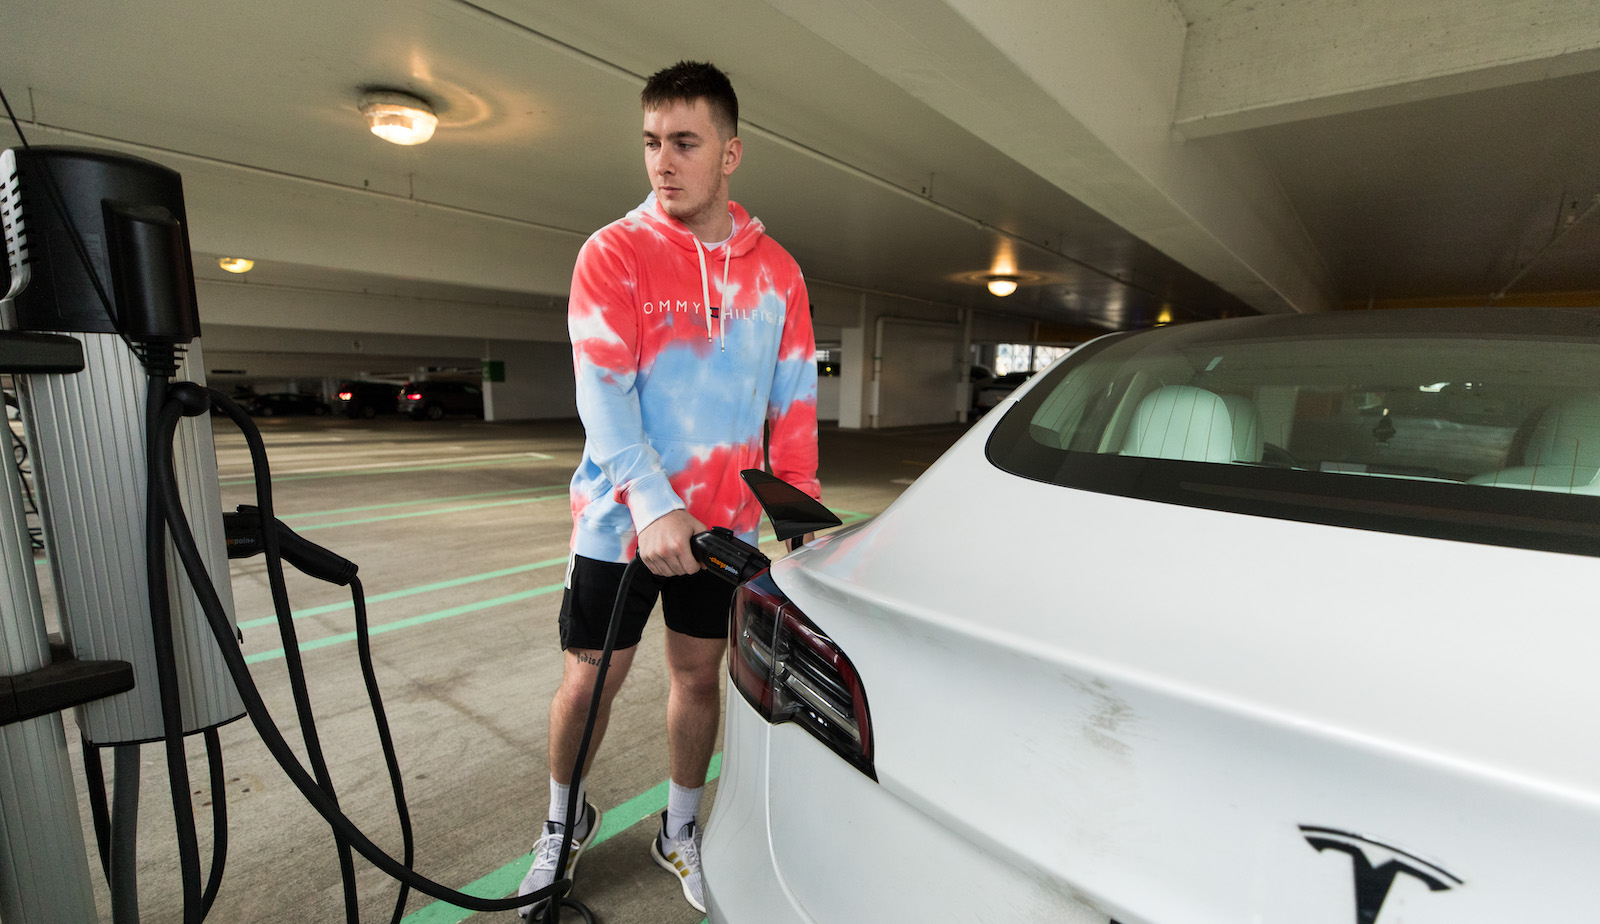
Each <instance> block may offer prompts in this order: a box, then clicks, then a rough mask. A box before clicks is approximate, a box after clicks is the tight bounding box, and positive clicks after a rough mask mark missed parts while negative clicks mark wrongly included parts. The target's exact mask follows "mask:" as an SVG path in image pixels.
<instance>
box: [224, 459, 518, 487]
mask: <svg viewBox="0 0 1600 924" xmlns="http://www.w3.org/2000/svg"><path fill="white" fill-rule="evenodd" d="M549 458H550V456H547V455H545V454H543V453H528V454H527V455H523V456H518V457H517V458H515V459H486V460H483V461H480V462H444V463H440V464H438V465H408V466H404V467H402V468H383V469H369V468H364V469H353V470H350V471H340V472H316V473H314V474H309V475H274V476H272V483H273V484H277V483H279V482H280V481H312V480H314V479H318V478H365V477H371V476H373V475H396V474H401V473H404V472H435V471H442V470H445V469H452V468H478V467H481V466H485V465H509V464H511V463H513V462H534V461H542V460H546V459H549ZM217 483H218V484H220V485H222V486H224V487H229V486H232V485H241V484H254V483H255V479H253V478H228V479H224V480H220V481H218V482H217Z"/></svg>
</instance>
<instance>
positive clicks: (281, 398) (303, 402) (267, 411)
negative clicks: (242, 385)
mask: <svg viewBox="0 0 1600 924" xmlns="http://www.w3.org/2000/svg"><path fill="white" fill-rule="evenodd" d="M244 409H245V411H247V412H248V413H249V414H250V416H252V417H287V416H290V415H294V414H309V415H312V416H314V417H323V416H325V415H327V414H328V413H329V411H330V410H331V409H330V408H329V407H328V403H327V402H326V401H323V400H322V399H321V398H318V397H317V396H316V395H293V394H289V393H288V392H276V393H273V394H266V395H251V396H250V397H249V398H246V399H245V402H244Z"/></svg>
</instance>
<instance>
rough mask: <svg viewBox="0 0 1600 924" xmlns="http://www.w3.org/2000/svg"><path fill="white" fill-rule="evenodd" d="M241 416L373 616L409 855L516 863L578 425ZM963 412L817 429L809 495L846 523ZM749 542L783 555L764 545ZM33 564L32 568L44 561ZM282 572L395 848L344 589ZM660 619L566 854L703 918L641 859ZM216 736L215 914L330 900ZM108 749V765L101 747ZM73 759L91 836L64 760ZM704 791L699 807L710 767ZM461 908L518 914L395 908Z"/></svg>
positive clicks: (225, 457)
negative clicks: (929, 422)
mask: <svg viewBox="0 0 1600 924" xmlns="http://www.w3.org/2000/svg"><path fill="white" fill-rule="evenodd" d="M260 423H261V426H262V430H263V432H264V434H265V438H266V443H267V447H268V450H269V453H270V456H271V464H272V472H273V477H274V485H275V497H276V506H277V510H278V514H279V516H280V517H281V518H283V519H284V520H285V522H287V523H288V524H289V525H290V526H292V527H294V528H295V529H296V530H297V531H300V532H301V533H303V534H304V535H305V536H306V538H308V539H311V540H313V541H315V542H317V543H320V544H322V545H325V546H327V547H329V548H331V549H333V550H335V551H337V552H339V553H340V554H342V555H344V556H346V557H347V558H350V559H351V560H353V561H355V562H356V563H358V564H359V565H360V567H361V572H360V578H361V580H362V582H363V583H364V585H365V589H366V593H367V597H368V601H369V615H370V619H371V622H372V624H373V626H374V628H375V630H376V631H377V632H379V633H380V634H377V635H375V636H374V637H373V650H374V658H375V661H376V665H377V671H378V675H379V682H380V683H381V685H382V690H383V695H384V703H385V706H386V707H387V710H388V715H389V720H390V723H391V726H392V729H393V732H394V737H395V743H396V748H397V750H398V752H399V758H400V763H401V768H402V770H403V772H404V774H405V784H406V788H407V789H406V794H407V798H408V801H409V804H410V811H411V817H412V822H413V825H414V829H415V832H416V838H417V842H418V847H417V857H416V860H415V864H414V866H415V868H416V869H417V870H418V871H420V872H422V873H423V874H425V875H427V876H429V877H431V878H433V879H435V880H437V881H439V882H442V883H446V884H449V885H451V886H453V887H457V888H463V889H466V890H468V891H473V892H476V893H479V894H484V895H496V896H499V895H506V894H510V893H511V892H513V891H514V890H515V888H516V885H517V883H518V882H519V881H520V879H521V877H522V874H523V873H524V872H525V871H526V868H527V863H528V861H527V859H526V858H525V856H524V854H525V852H526V851H527V850H528V848H529V845H530V844H531V842H532V841H533V840H534V838H535V836H536V834H537V830H538V826H539V823H540V821H541V819H542V818H543V813H544V809H545V806H546V801H547V785H546V781H547V770H546V763H545V761H546V758H545V754H546V750H545V747H546V744H545V725H546V710H547V709H548V706H549V702H550V696H551V693H552V691H553V690H554V687H555V684H556V681H557V677H558V674H559V670H560V652H559V650H558V646H557V644H556V628H555V622H556V615H557V611H558V609H559V606H560V600H561V594H560V590H561V581H562V578H563V565H564V563H565V556H566V553H567V538H568V534H569V531H570V529H571V520H570V516H569V513H568V510H567V504H566V499H565V498H566V483H567V480H568V478H569V476H570V475H571V472H572V470H573V468H574V466H575V465H576V463H577V460H578V457H579V453H580V451H581V448H582V442H583V434H582V430H581V429H580V427H579V426H578V425H577V423H576V422H571V421H568V422H551V423H527V424H489V423H483V422H480V421H471V420H450V421H444V422H440V423H422V422H413V421H410V420H404V419H393V418H391V419H379V420H376V421H359V422H358V421H349V420H344V419H284V418H277V419H268V420H262V421H260ZM961 432H962V428H960V427H955V426H950V427H934V428H927V429H917V430H906V431H891V432H881V433H862V432H858V431H841V430H837V429H831V428H825V429H824V430H823V432H822V434H821V448H822V472H821V477H822V483H823V499H824V501H825V502H826V503H828V504H829V506H831V507H833V508H834V509H835V510H836V511H838V512H839V513H840V515H841V516H842V517H844V518H845V519H846V520H847V521H849V520H853V519H859V518H861V517H865V516H870V515H873V514H876V513H878V512H880V511H882V510H883V509H884V508H885V507H886V506H888V504H889V503H890V502H891V501H893V500H894V498H895V497H897V496H898V495H899V493H900V492H901V491H902V490H904V487H905V485H907V484H909V483H910V482H911V480H912V479H913V478H915V477H916V476H917V475H918V474H919V473H920V472H921V471H922V470H923V469H924V468H925V467H926V466H927V465H928V464H929V463H931V462H932V461H933V460H934V459H936V458H937V457H938V455H939V454H940V453H941V452H943V451H944V449H945V448H947V447H948V446H949V445H950V444H951V443H952V442H954V440H955V439H956V438H957V437H958V436H959V435H960V434H961ZM217 455H218V462H219V467H220V476H221V481H222V486H223V487H222V493H223V505H224V509H232V507H233V505H235V504H239V503H248V502H251V499H252V496H251V494H250V487H249V484H248V475H249V466H248V456H247V454H246V452H245V449H244V444H243V440H242V439H241V438H240V437H239V436H238V435H237V433H236V432H235V431H233V430H232V429H231V427H229V426H226V425H223V426H219V428H218V438H217ZM766 551H767V552H768V554H770V555H773V556H774V557H777V555H778V554H779V553H780V550H779V549H777V547H776V545H775V544H771V543H769V544H767V546H766ZM232 570H233V588H234V595H235V599H236V601H237V611H238V619H239V622H240V625H241V627H242V628H243V630H244V637H245V643H244V649H245V653H246V655H247V656H251V657H252V658H254V659H255V660H254V661H253V666H252V672H253V674H254V676H255V678H256V681H257V683H258V684H259V685H260V686H261V688H262V690H263V694H264V697H265V699H266V700H267V703H268V705H269V706H270V707H271V709H272V710H273V713H274V715H275V716H276V717H277V721H278V726H279V728H280V729H282V730H283V732H284V734H285V736H286V737H287V738H289V739H290V740H291V741H292V742H295V744H296V748H297V750H300V748H299V743H298V738H299V729H298V726H297V723H296V722H295V713H294V709H293V704H292V701H291V698H290V692H289V687H288V684H287V682H286V680H285V674H284V661H283V658H282V654H281V649H282V641H281V640H280V638H279V636H278V632H277V629H276V627H275V625H274V624H273V623H272V622H271V620H270V618H269V617H270V616H271V613H272V610H271V602H270V597H269V592H268V589H267V584H266V572H265V568H264V565H263V563H262V560H261V559H260V558H255V559H248V560H245V561H239V562H234V563H233V569H232ZM41 582H42V583H44V584H45V585H48V574H47V573H46V571H45V569H43V568H41ZM46 590H47V593H48V587H47V586H46ZM289 591H290V595H291V599H292V603H293V607H294V610H295V612H296V614H297V617H298V618H297V619H296V620H295V628H296V631H297V633H298V636H299V641H300V643H301V645H302V646H305V645H307V644H312V645H315V644H317V643H318V642H319V641H322V642H324V644H323V645H322V647H315V648H313V649H310V650H306V651H305V652H304V655H303V657H304V662H305V668H306V672H307V675H308V678H309V680H308V683H309V685H310V690H311V696H312V699H313V702H314V704H315V715H316V717H317V727H318V730H319V732H320V733H321V737H322V741H323V745H324V748H325V751H326V754H327V758H328V761H329V764H330V766H331V773H332V776H333V779H334V782H335V785H336V786H337V787H338V792H339V797H340V800H341V802H342V805H343V807H344V808H345V811H346V813H347V814H348V815H350V816H351V817H352V818H354V819H356V820H357V821H358V822H359V823H360V824H361V826H362V827H363V829H364V830H366V831H367V832H368V834H369V835H370V836H371V837H372V838H373V840H375V841H376V842H377V843H379V844H380V845H382V846H384V847H386V848H388V849H389V850H390V851H391V853H392V854H394V855H396V856H398V855H399V851H400V837H399V833H398V828H397V825H396V821H395V812H394V808H393V803H392V800H391V796H390V794H389V789H388V784H387V778H386V775H385V772H384V765H383V760H382V756H381V752H380V750H379V747H378V738H377V734H376V732H375V730H374V725H373V721H372V717H371V714H370V711H369V709H368V706H367V703H366V698H365V693H364V690H363V686H362V682H361V677H360V672H359V667H358V663H357V659H356V649H355V645H354V643H353V642H350V641H348V640H345V639H346V636H347V635H348V633H350V632H351V630H352V627H353V624H352V614H351V610H350V608H349V607H348V606H347V605H346V604H347V603H348V599H349V598H348V595H347V592H346V591H345V590H344V589H342V588H337V587H333V586H330V585H325V584H319V583H316V582H314V581H311V580H309V579H306V578H303V577H300V576H298V575H296V574H293V573H291V574H290V577H289ZM49 606H50V604H49V602H48V601H47V607H49ZM662 632H663V630H662V628H661V625H660V620H659V618H656V619H652V621H651V624H650V628H649V629H648V630H647V631H646V634H645V637H644V641H643V643H642V646H643V650H642V651H641V653H640V656H639V657H638V659H637V660H636V662H635V664H634V668H633V672H632V675H631V676H630V678H629V682H628V684H627V686H626V687H625V688H624V690H623V692H622V693H621V695H620V696H619V698H618V700H617V705H616V709H615V713H614V716H613V718H612V723H611V730H610V733H609V735H608V737H607V740H606V746H605V748H604V749H603V750H602V752H601V753H600V756H599V758H598V760H597V763H596V764H595V767H594V771H593V773H592V775H591V777H590V793H591V799H592V801H594V802H595V803H596V805H597V806H599V807H600V808H601V809H602V810H603V811H606V812H608V813H610V816H611V817H610V818H609V819H608V824H607V827H606V829H604V830H610V829H611V826H612V825H620V830H617V831H616V832H615V834H614V836H610V837H609V839H608V840H605V841H604V842H602V843H600V844H598V845H597V846H596V847H594V848H593V849H592V850H591V852H590V853H589V854H587V855H586V857H585V859H584V861H583V863H582V866H581V868H580V870H579V874H580V875H579V879H578V889H577V894H578V896H579V897H580V898H582V899H583V900H584V901H585V902H586V903H588V904H589V906H590V907H591V908H592V909H593V910H594V912H595V913H596V916H597V917H598V918H599V919H601V920H603V921H606V922H612V924H624V922H651V924H658V922H659V924H672V922H682V924H692V922H696V921H699V920H701V918H702V915H701V914H700V913H698V912H696V911H694V909H693V908H691V907H690V906H689V905H688V904H687V903H686V902H685V901H684V900H683V898H682V895H681V893H680V891H679V889H678V886H677V884H676V882H675V880H674V879H673V878H672V877H670V876H669V875H667V874H666V873H664V872H662V871H661V870H659V869H657V868H656V867H655V865H654V864H653V863H652V862H651V860H650V858H649V856H648V839H649V838H650V836H651V835H652V833H653V832H654V828H655V817H656V813H657V812H659V811H660V809H661V807H662V806H663V805H664V804H665V790H664V785H663V783H664V780H665V779H666V775H667V745H666V737H665V727H664V726H665V695H666V678H665V668H664V664H663V661H662V654H661V647H662ZM68 724H69V728H68V731H67V736H68V740H69V741H73V742H75V740H76V737H77V733H76V729H75V728H73V727H70V726H71V720H70V717H69V718H68ZM221 737H222V742H223V751H224V754H225V758H226V761H227V781H228V782H227V787H226V791H227V808H228V815H229V831H230V835H229V843H228V868H227V876H226V878H225V880H224V883H223V887H222V890H221V892H220V895H219V897H218V899H217V904H216V907H215V908H214V909H213V911H212V914H211V920H216V921H227V922H232V924H248V922H285V921H295V922H335V921H342V920H344V905H343V897H342V891H341V888H340V881H339V872H338V863H337V861H336V858H335V852H334V848H333V841H332V837H331V836H330V834H329V831H328V828H327V826H326V825H325V824H324V823H323V822H322V821H321V820H320V819H319V818H318V817H317V816H316V815H315V814H314V813H313V812H312V810H311V809H310V808H309V807H307V806H306V804H305V803H304V801H303V800H302V798H301V796H300V795H299V793H298V792H297V791H296V790H295V789H294V787H293V785H292V784H291V783H290V782H289V781H288V779H287V778H286V777H285V776H284V774H283V773H282V772H281V771H280V770H279V768H278V767H277V765H276V764H275V763H273V762H272V761H271V759H270V757H269V756H268V754H267V753H266V750H265V748H264V747H263V745H262V744H261V742H260V739H259V738H258V736H257V734H256V732H255V730H254V728H253V727H251V725H250V724H249V722H248V720H241V721H238V722H235V723H233V724H231V725H228V726H226V727H224V728H223V729H222V731H221ZM73 749H74V750H76V745H75V744H74V746H73ZM189 753H190V768H189V771H190V775H191V778H192V779H193V781H194V786H193V790H194V803H195V806H196V809H197V813H198V815H199V820H200V827H201V831H200V839H201V845H202V852H203V856H204V857H205V860H204V862H206V863H209V857H210V854H211V845H210V837H209V831H210V808H209V806H210V803H211V799H212V794H211V792H210V787H209V784H208V782H207V776H206V772H205V757H204V754H203V747H202V746H201V744H200V742H199V740H198V739H194V740H192V742H191V745H190V749H189ZM302 753H303V751H302ZM141 757H142V763H143V777H142V793H143V798H142V801H141V810H140V827H141V835H140V840H139V865H140V897H141V911H142V919H143V920H145V921H175V920H177V919H178V917H179V910H178V903H177V900H176V895H177V891H178V889H177V882H178V879H177V872H176V870H177V860H176V849H175V847H174V846H173V844H174V841H173V836H172V827H171V805H170V801H169V796H168V794H167V782H166V767H165V759H164V756H163V753H162V750H161V748H160V747H159V746H158V745H147V746H145V747H144V749H143V752H142V754H141ZM105 762H106V765H107V767H108V772H109V767H110V764H111V757H110V754H109V753H107V754H106V755H105ZM74 764H75V768H76V770H77V774H78V785H79V787H80V803H81V804H82V814H83V819H84V825H85V832H86V834H85V837H86V840H87V841H88V842H89V843H90V844H91V845H92V844H93V834H92V831H91V830H90V828H89V813H88V807H87V805H88V804H87V798H86V796H83V795H82V793H83V792H84V790H83V786H84V783H83V776H82V767H81V766H79V765H77V764H78V761H77V758H76V757H74ZM715 768H716V762H713V770H715ZM707 796H708V798H707V801H706V809H707V811H709V807H710V804H711V800H712V799H713V798H714V796H715V783H714V782H713V783H712V784H711V785H710V787H709V788H708V790H707ZM619 807H622V808H619ZM703 814H704V813H703ZM703 820H704V818H702V821H703ZM90 850H91V852H92V850H93V847H92V846H91V848H90ZM91 867H92V868H93V869H95V870H96V874H95V878H96V879H97V880H98V879H99V875H98V864H97V863H95V862H93V861H91ZM356 869H357V880H358V882H359V885H360V894H361V909H362V911H361V918H362V920H364V921H374V922H376V921H382V920H388V918H389V915H390V913H391V911H392V908H393V905H394V900H395V893H396V889H395V887H394V886H393V884H392V883H391V882H390V881H389V880H388V879H387V877H385V876H384V875H383V874H382V873H380V872H378V871H377V870H375V869H373V868H372V867H371V866H370V865H369V864H367V863H365V862H364V861H362V860H360V859H359V858H357V860H356ZM497 871H498V872H497ZM484 877H488V878H486V879H485V878H484ZM480 880H483V881H480ZM96 888H97V890H98V893H99V904H100V909H101V919H102V920H103V921H109V920H110V916H109V911H108V908H109V905H108V902H107V897H106V891H105V888H104V883H103V882H99V881H97V884H96ZM469 916H470V917H473V918H474V919H475V920H501V921H506V922H514V921H515V920H516V919H515V918H514V917H513V915H512V913H510V912H506V913H502V914H492V915H491V914H484V915H475V916H474V915H469V914H468V913H467V912H465V911H461V910H459V909H456V908H453V907H451V906H448V905H444V904H442V903H434V902H433V901H432V900H431V899H428V898H427V897H425V896H417V895H415V894H413V896H412V897H411V899H410V901H409V903H408V904H407V917H406V918H405V920H406V921H407V922H410V924H423V922H427V924H443V922H452V921H459V920H464V919H466V918H467V917H469ZM565 919H566V920H575V917H573V916H571V915H569V916H567V917H566V918H565Z"/></svg>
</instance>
